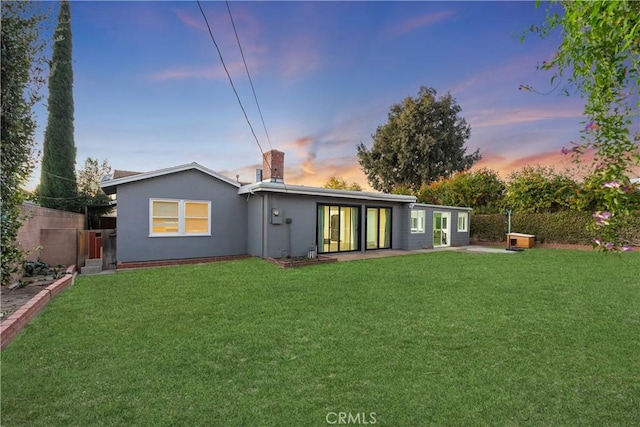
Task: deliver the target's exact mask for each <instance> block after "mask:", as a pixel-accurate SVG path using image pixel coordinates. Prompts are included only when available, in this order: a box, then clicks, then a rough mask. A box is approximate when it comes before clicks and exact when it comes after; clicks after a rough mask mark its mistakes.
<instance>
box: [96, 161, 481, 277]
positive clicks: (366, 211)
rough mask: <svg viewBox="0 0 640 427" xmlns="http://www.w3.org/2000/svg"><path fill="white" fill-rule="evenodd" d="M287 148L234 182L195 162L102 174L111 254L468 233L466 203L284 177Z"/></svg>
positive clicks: (437, 238) (208, 252) (327, 248)
mask: <svg viewBox="0 0 640 427" xmlns="http://www.w3.org/2000/svg"><path fill="white" fill-rule="evenodd" d="M283 171H284V153H282V152H280V151H277V150H272V151H270V152H268V153H266V154H265V159H264V169H263V176H262V178H263V179H262V180H260V181H258V182H255V183H251V184H244V185H243V184H241V183H239V182H236V181H234V180H232V179H230V178H227V177H225V176H223V175H221V174H219V173H217V172H214V171H212V170H210V169H207V168H206V167H204V166H201V165H199V164H197V163H191V164H186V165H180V166H175V167H171V168H167V169H160V170H156V171H152V172H146V173H140V174H135V175H127V176H123V177H116V178H113V177H107V178H106V179H105V180H103V181H102V183H101V186H102V188H103V189H104V191H105V192H106V193H107V194H117V205H118V215H117V216H118V220H117V221H118V222H117V254H116V256H117V261H118V264H119V265H126V264H128V263H140V262H146V261H164V260H184V259H192V258H211V257H229V256H240V255H252V256H259V257H263V258H280V257H286V256H304V255H307V254H308V251H309V249H310V248H311V247H317V252H318V253H319V254H326V253H337V252H350V251H362V252H364V251H370V250H379V249H405V250H415V249H421V248H431V247H438V246H451V245H453V246H461V245H466V244H468V243H469V213H470V211H471V209H470V208H462V207H447V206H437V205H426V204H419V203H416V198H415V197H413V196H405V195H396V194H382V193H373V192H360V191H344V190H333V189H327V188H318V187H307V186H300V185H290V184H286V183H285V182H284V176H283Z"/></svg>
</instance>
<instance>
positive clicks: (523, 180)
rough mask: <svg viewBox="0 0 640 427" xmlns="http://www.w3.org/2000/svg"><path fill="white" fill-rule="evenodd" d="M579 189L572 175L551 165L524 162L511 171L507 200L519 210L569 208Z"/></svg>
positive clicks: (514, 208)
mask: <svg viewBox="0 0 640 427" xmlns="http://www.w3.org/2000/svg"><path fill="white" fill-rule="evenodd" d="M577 191H578V184H577V183H576V182H575V181H574V180H573V179H571V178H570V177H569V176H567V175H565V174H562V173H559V172H556V170H555V169H553V168H552V167H548V166H525V167H523V168H522V169H520V170H518V171H515V172H512V173H511V174H510V175H509V178H508V183H507V187H506V190H505V196H504V203H505V205H507V206H510V207H511V208H513V210H514V211H519V212H558V211H560V210H568V209H569V208H570V206H571V204H572V203H573V201H574V198H575V196H576V193H577Z"/></svg>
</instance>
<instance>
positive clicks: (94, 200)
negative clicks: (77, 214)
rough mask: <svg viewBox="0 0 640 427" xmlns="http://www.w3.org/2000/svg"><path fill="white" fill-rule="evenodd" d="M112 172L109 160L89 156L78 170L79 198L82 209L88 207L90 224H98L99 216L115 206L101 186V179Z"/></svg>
mask: <svg viewBox="0 0 640 427" xmlns="http://www.w3.org/2000/svg"><path fill="white" fill-rule="evenodd" d="M110 173H111V165H109V162H108V161H107V160H103V161H102V162H100V161H98V159H94V158H91V157H87V159H86V160H85V161H84V166H83V167H82V168H81V169H79V170H78V200H79V203H80V206H81V207H82V209H84V208H85V207H88V209H87V213H88V215H89V223H90V225H93V224H98V222H99V218H100V216H102V215H105V214H107V213H109V212H111V211H112V210H113V209H114V207H113V206H112V205H111V204H110V202H111V197H109V196H108V195H107V194H106V193H105V192H104V191H103V190H102V188H100V181H102V178H104V176H105V175H108V174H110Z"/></svg>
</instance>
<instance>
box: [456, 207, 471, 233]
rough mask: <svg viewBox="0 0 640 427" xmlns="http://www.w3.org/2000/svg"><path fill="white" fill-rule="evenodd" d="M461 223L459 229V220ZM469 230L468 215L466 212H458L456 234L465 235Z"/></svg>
mask: <svg viewBox="0 0 640 427" xmlns="http://www.w3.org/2000/svg"><path fill="white" fill-rule="evenodd" d="M461 219H463V221H462V227H460V220H461ZM468 230H469V213H468V212H458V232H459V233H466V232H467V231H468Z"/></svg>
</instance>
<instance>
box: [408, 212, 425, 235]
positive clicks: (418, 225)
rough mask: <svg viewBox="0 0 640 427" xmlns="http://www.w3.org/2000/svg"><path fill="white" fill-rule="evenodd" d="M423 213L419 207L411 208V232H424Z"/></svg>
mask: <svg viewBox="0 0 640 427" xmlns="http://www.w3.org/2000/svg"><path fill="white" fill-rule="evenodd" d="M424 213H425V211H423V210H420V209H412V210H411V232H412V233H424Z"/></svg>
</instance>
